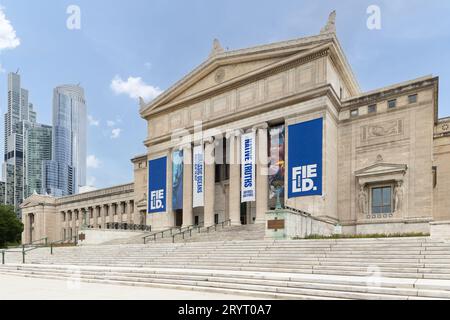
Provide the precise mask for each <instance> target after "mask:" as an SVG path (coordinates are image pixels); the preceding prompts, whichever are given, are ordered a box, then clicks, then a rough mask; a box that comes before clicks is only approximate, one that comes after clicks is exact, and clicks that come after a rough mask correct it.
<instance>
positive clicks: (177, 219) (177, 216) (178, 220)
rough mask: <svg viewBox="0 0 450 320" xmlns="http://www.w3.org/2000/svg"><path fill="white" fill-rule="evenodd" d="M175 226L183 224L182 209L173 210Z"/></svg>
mask: <svg viewBox="0 0 450 320" xmlns="http://www.w3.org/2000/svg"><path fill="white" fill-rule="evenodd" d="M175 226H176V227H182V226H183V210H177V211H175Z"/></svg>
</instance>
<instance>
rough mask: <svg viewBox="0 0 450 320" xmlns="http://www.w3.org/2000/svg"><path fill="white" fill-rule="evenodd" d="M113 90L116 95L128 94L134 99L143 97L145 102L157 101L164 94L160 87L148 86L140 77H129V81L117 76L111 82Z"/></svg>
mask: <svg viewBox="0 0 450 320" xmlns="http://www.w3.org/2000/svg"><path fill="white" fill-rule="evenodd" d="M111 90H112V91H113V92H114V93H115V94H127V95H128V96H129V97H130V98H132V99H138V98H139V97H142V98H143V99H144V100H145V101H150V100H153V99H155V98H156V97H157V96H159V95H160V94H161V93H162V90H161V89H159V88H158V87H154V86H152V85H148V84H146V83H145V82H144V81H143V80H142V78H140V77H136V78H134V77H129V78H128V80H127V81H124V80H122V78H121V77H119V76H115V77H114V79H113V80H112V81H111Z"/></svg>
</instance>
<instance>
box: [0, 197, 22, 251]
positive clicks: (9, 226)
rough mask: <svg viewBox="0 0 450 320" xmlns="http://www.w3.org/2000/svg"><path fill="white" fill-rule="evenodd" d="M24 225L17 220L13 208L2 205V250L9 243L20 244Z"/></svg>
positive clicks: (0, 224)
mask: <svg viewBox="0 0 450 320" xmlns="http://www.w3.org/2000/svg"><path fill="white" fill-rule="evenodd" d="M22 232H23V224H22V222H21V221H20V220H19V219H17V216H16V213H15V212H14V208H13V207H9V206H3V205H0V248H5V247H6V246H7V244H8V243H11V242H16V243H19V242H20V237H21V234H22Z"/></svg>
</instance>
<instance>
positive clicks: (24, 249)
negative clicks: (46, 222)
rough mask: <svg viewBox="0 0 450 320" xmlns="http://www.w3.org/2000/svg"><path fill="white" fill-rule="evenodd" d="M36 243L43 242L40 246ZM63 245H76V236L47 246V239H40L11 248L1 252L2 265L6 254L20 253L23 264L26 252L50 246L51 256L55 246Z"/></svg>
mask: <svg viewBox="0 0 450 320" xmlns="http://www.w3.org/2000/svg"><path fill="white" fill-rule="evenodd" d="M38 242H43V243H41V244H38ZM64 243H73V244H74V245H77V244H78V236H73V237H71V238H67V239H64V240H60V241H55V242H51V243H50V244H48V238H47V237H45V238H42V239H39V240H35V241H32V242H30V243H28V244H23V245H20V246H17V247H11V248H8V249H5V250H1V255H2V265H4V264H5V256H6V253H21V254H22V263H23V264H25V262H26V259H25V257H26V255H27V253H28V252H31V251H33V250H36V249H39V248H47V247H49V246H50V254H52V255H53V248H54V247H55V245H57V244H64Z"/></svg>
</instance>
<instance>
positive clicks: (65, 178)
mask: <svg viewBox="0 0 450 320" xmlns="http://www.w3.org/2000/svg"><path fill="white" fill-rule="evenodd" d="M86 125H87V111H86V101H85V98H84V90H83V88H81V87H80V86H75V85H64V86H59V87H57V88H55V89H54V92H53V145H52V160H50V161H44V163H43V176H42V180H43V181H42V182H43V185H42V187H43V192H44V193H48V194H50V195H53V196H66V195H71V194H76V193H78V192H79V188H80V187H82V186H85V185H86V152H87V146H86V129H87V128H86Z"/></svg>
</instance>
